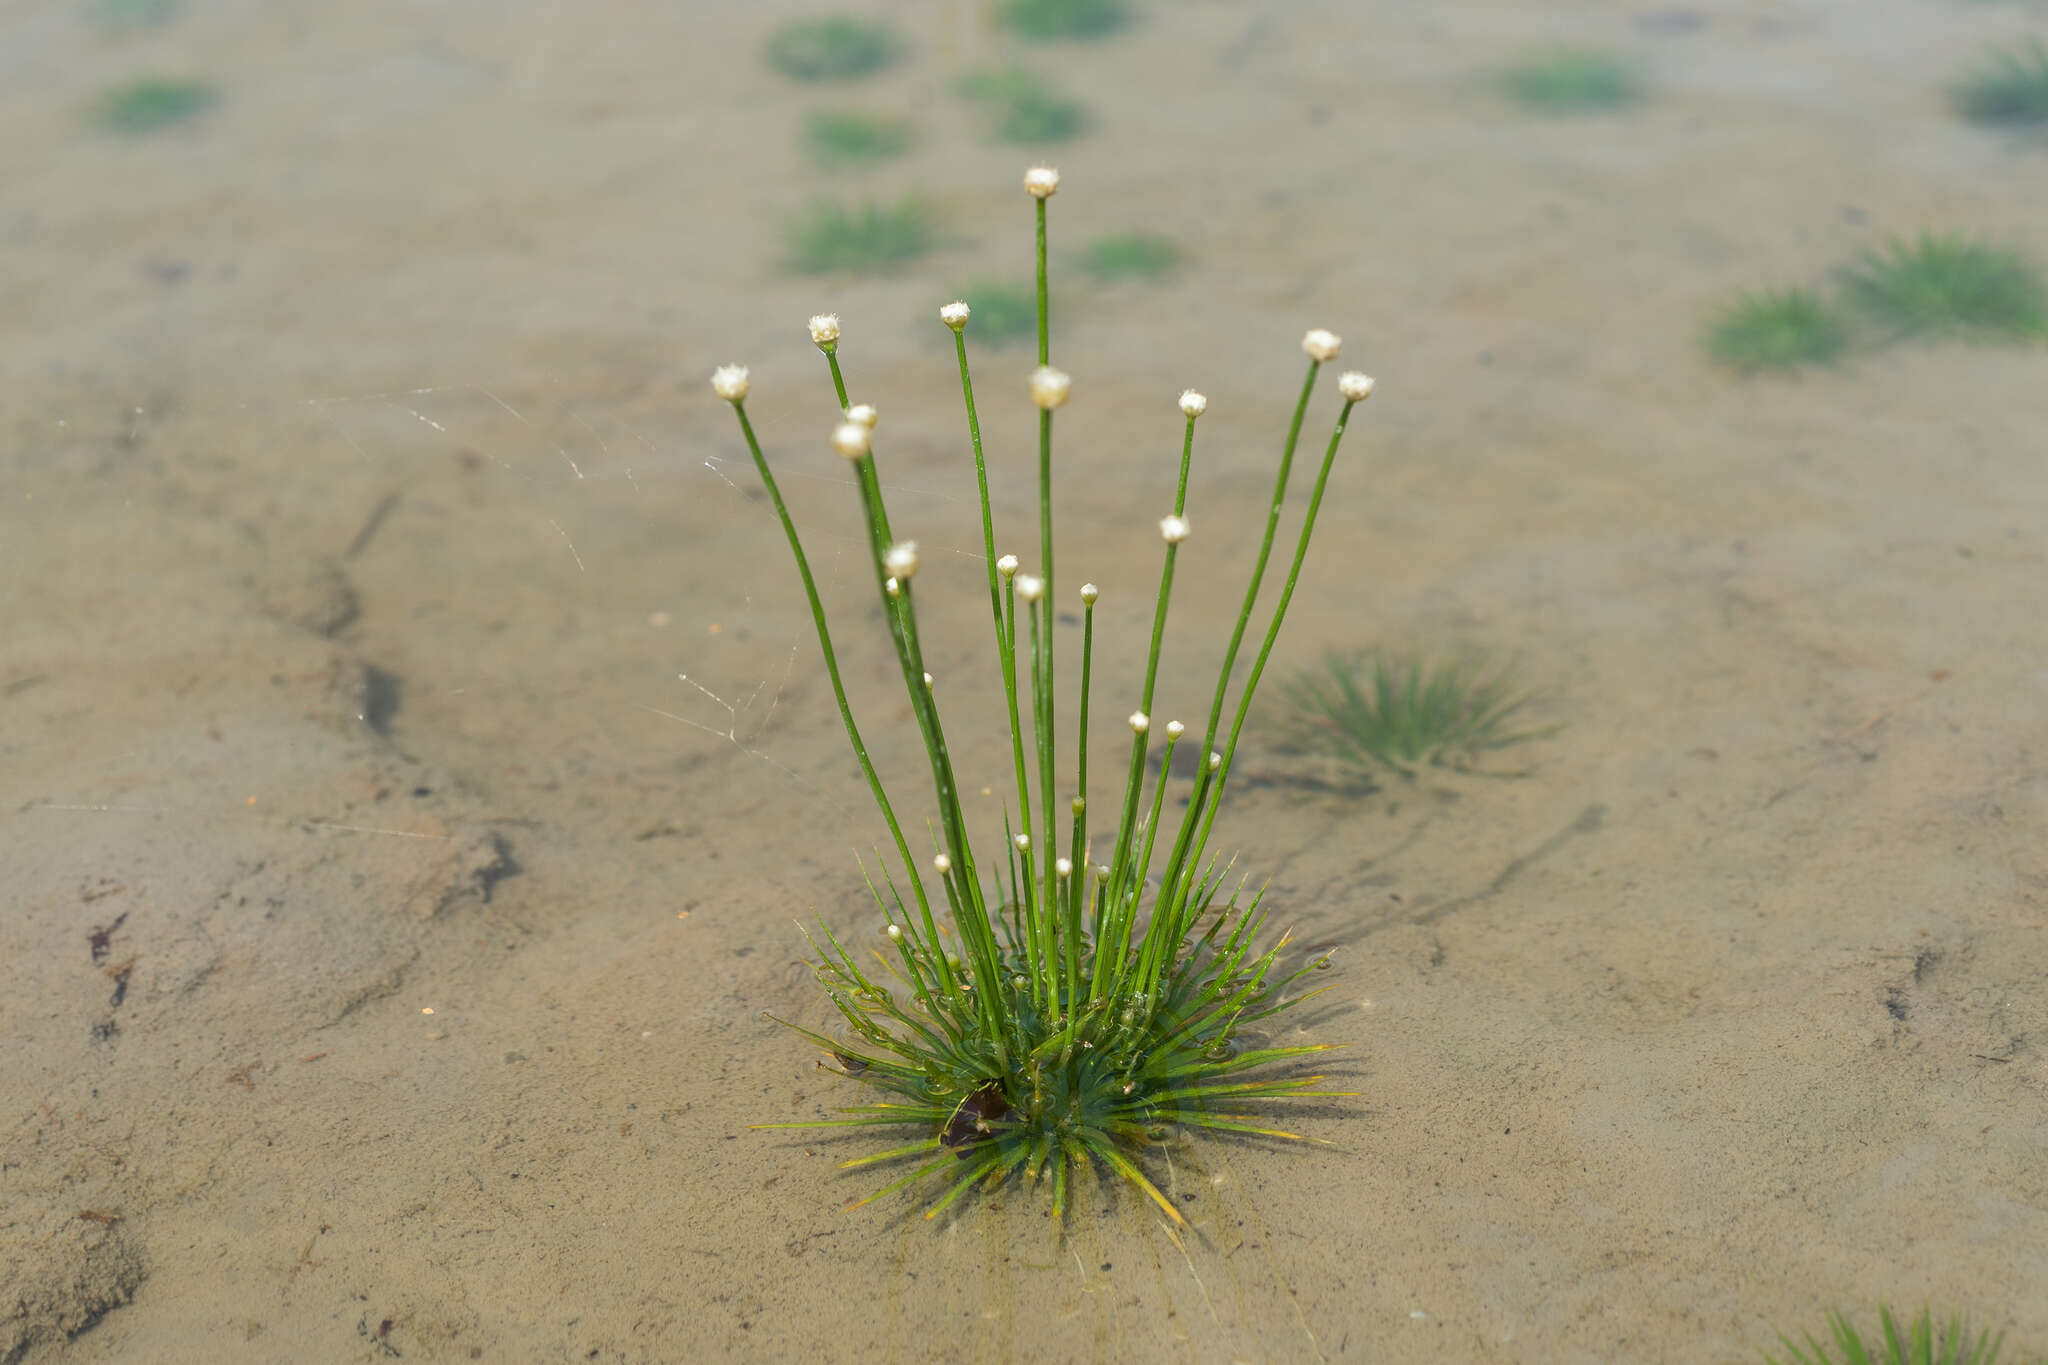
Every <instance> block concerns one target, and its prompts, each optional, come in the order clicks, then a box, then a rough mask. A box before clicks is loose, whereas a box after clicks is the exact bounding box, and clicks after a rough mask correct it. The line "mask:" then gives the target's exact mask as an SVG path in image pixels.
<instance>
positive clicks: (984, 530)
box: [953, 327, 1009, 653]
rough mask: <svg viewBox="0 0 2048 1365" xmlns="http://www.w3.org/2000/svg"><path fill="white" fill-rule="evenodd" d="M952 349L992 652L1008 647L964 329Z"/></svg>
mask: <svg viewBox="0 0 2048 1365" xmlns="http://www.w3.org/2000/svg"><path fill="white" fill-rule="evenodd" d="M953 349H954V352H955V354H957V355H958V356H959V358H960V396H961V398H962V400H963V401H965V403H966V405H967V439H968V441H969V443H970V444H972V445H973V447H974V484H975V490H976V491H977V492H978V493H979V494H980V495H981V550H982V559H983V567H984V568H986V569H987V570H988V605H989V609H990V611H991V612H992V613H993V614H994V616H995V621H996V651H997V652H998V653H1003V652H1005V651H1007V649H1008V647H1009V646H1008V642H1007V637H1006V636H1005V635H1004V633H1003V602H1002V594H1001V593H1000V592H999V591H998V589H997V588H996V524H995V514H994V513H993V512H992V511H991V510H990V508H989V501H988V464H987V462H986V460H985V459H984V458H983V456H982V451H981V419H980V417H978V416H977V415H976V414H975V411H974V381H973V380H972V379H970V378H969V377H968V374H967V329H966V328H965V327H962V328H960V329H958V330H956V331H954V332H953Z"/></svg>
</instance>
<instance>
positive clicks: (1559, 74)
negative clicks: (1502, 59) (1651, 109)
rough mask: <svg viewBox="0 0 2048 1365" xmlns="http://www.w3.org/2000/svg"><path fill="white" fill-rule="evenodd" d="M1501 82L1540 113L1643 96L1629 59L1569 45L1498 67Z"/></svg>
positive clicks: (1616, 104) (1591, 108) (1615, 104)
mask: <svg viewBox="0 0 2048 1365" xmlns="http://www.w3.org/2000/svg"><path fill="white" fill-rule="evenodd" d="M1501 87H1502V89H1504V90H1506V91H1507V94H1508V97H1509V98H1510V99H1512V100H1514V101H1515V102H1516V103H1517V104H1519V105H1521V106H1522V107H1523V108H1525V109H1533V110H1535V111H1537V112H1538V113H1544V114H1577V113H1590V112H1595V111H1598V110H1602V109H1617V108H1620V107H1621V106H1622V105H1625V104H1631V103H1634V102H1635V101H1636V100H1637V99H1639V98H1641V96H1642V86H1641V83H1640V82H1639V81H1637V79H1636V75H1635V72H1634V70H1633V69H1632V68H1630V66H1629V65H1628V63H1626V62H1624V61H1622V60H1621V59H1620V58H1619V57H1615V56H1613V55H1611V54H1609V53H1606V52H1593V51H1587V50H1583V49H1576V48H1568V49H1565V50H1562V51H1558V52H1551V53H1547V54H1545V55H1543V56H1539V57H1531V58H1529V59H1528V60H1527V61H1523V62H1520V63H1517V64H1516V65H1514V66H1511V67H1509V68H1508V69H1507V70H1506V71H1504V72H1502V73H1501Z"/></svg>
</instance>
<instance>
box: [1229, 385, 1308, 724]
mask: <svg viewBox="0 0 2048 1365" xmlns="http://www.w3.org/2000/svg"><path fill="white" fill-rule="evenodd" d="M1322 367H1323V363H1322V362H1321V361H1320V360H1314V359H1311V360H1310V361H1309V362H1308V377H1307V378H1306V379H1304V380H1302V381H1301V397H1300V398H1298V399H1296V400H1295V403H1294V420H1293V421H1291V422H1289V423H1288V424H1287V444H1286V445H1285V446H1283V447H1281V450H1280V471H1279V473H1278V474H1277V475H1275V476H1274V479H1273V509H1272V510H1271V511H1270V512H1268V513H1267V514H1266V534H1265V536H1264V538H1262V539H1261V540H1260V541H1259V557H1258V559H1257V560H1256V561H1254V562H1253V564H1252V581H1251V583H1250V585H1249V586H1247V587H1246V588H1245V590H1244V605H1243V606H1242V607H1239V608H1238V611H1237V627H1236V629H1234V630H1232V631H1231V632H1230V648H1229V649H1227V650H1225V651H1224V653H1223V671H1222V672H1221V673H1220V674H1218V675H1217V678H1216V697H1215V700H1214V701H1212V702H1210V704H1209V725H1208V728H1207V729H1206V730H1205V731H1204V732H1203V734H1202V753H1203V755H1204V761H1205V762H1206V761H1207V755H1208V754H1210V753H1212V752H1214V750H1215V748H1216V725H1217V722H1219V721H1220V720H1222V718H1223V696H1224V694H1225V693H1226V692H1228V691H1229V690H1230V670H1231V668H1232V667H1233V666H1235V665H1236V663H1237V648H1238V646H1239V645H1240V644H1241V643H1243V641H1244V628H1245V626H1246V625H1247V624H1249V623H1250V621H1251V619H1252V607H1253V606H1254V605H1255V604H1256V603H1257V602H1258V600H1259V584H1260V582H1261V581H1262V580H1263V579H1264V578H1265V576H1266V558H1267V556H1268V555H1270V554H1272V552H1273V532H1274V530H1275V529H1276V528H1277V527H1278V526H1279V525H1280V506H1281V504H1282V503H1284V502H1285V501H1286V500H1287V476H1288V471H1289V470H1291V469H1292V468H1293V467H1294V446H1295V443H1296V442H1297V441H1299V440H1300V439H1301V419H1302V418H1303V417H1305V416H1307V414H1308V397H1309V395H1310V394H1311V393H1313V392H1314V391H1315V387H1316V372H1317V371H1319V370H1321V369H1322Z"/></svg>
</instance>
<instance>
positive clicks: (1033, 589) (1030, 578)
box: [1017, 573, 1045, 602]
mask: <svg viewBox="0 0 2048 1365" xmlns="http://www.w3.org/2000/svg"><path fill="white" fill-rule="evenodd" d="M1017 596H1019V597H1021V598H1023V599H1024V600H1025V601H1026V602H1036V601H1037V600H1038V599H1039V598H1041V597H1043V596H1045V580H1044V579H1043V578H1040V577H1039V576H1038V575H1037V574H1029V573H1020V574H1018V575H1017Z"/></svg>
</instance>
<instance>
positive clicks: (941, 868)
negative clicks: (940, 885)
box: [932, 853, 953, 876]
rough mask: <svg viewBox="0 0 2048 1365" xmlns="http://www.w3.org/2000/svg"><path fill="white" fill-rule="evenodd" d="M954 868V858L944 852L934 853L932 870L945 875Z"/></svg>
mask: <svg viewBox="0 0 2048 1365" xmlns="http://www.w3.org/2000/svg"><path fill="white" fill-rule="evenodd" d="M952 870H953V860H952V859H951V858H948V857H947V856H946V855H945V854H943V853H934V854H933V855H932V871H934V872H937V873H939V874H940V875H941V876H943V875H944V874H946V873H948V872H951V871H952Z"/></svg>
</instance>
